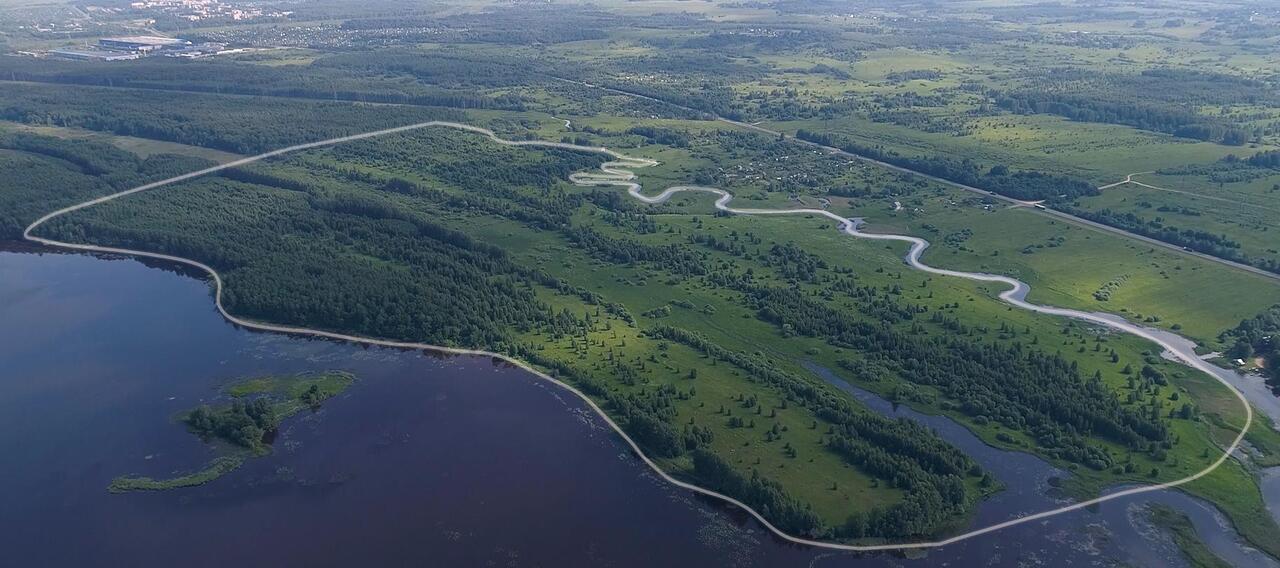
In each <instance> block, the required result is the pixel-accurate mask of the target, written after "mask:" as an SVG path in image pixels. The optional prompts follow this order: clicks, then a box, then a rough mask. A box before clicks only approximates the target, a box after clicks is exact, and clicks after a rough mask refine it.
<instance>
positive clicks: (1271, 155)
mask: <svg viewBox="0 0 1280 568" xmlns="http://www.w3.org/2000/svg"><path fill="white" fill-rule="evenodd" d="M1244 161H1245V163H1247V164H1249V165H1250V166H1254V167H1258V168H1271V169H1280V150H1264V151H1262V152H1258V153H1257V154H1254V155H1252V156H1249V157H1248V158H1245V160H1244Z"/></svg>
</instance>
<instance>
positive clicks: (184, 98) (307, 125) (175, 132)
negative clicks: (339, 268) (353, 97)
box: [0, 83, 466, 154]
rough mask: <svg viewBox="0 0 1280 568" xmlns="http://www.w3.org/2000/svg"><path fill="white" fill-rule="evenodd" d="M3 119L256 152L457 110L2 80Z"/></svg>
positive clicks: (453, 114)
mask: <svg viewBox="0 0 1280 568" xmlns="http://www.w3.org/2000/svg"><path fill="white" fill-rule="evenodd" d="M0 101H3V102H2V103H0V119H3V120H10V121H14V122H22V123H25V124H33V125H47V126H70V127H77V128H84V129H88V130H97V131H101V132H110V133H112V134H119V135H123V136H138V137H141V138H151V139H155V140H166V141H170V142H179V143H182V144H190V145H194V146H203V147H206V148H216V149H218V150H225V151H228V152H236V153H240V154H256V153H260V152H265V151H267V150H274V149H276V148H280V147H283V146H288V145H292V144H298V143H301V142H312V141H316V140H324V139H326V138H333V137H337V136H345V135H349V134H356V133H360V132H367V131H370V130H376V129H380V128H391V127H394V126H403V125H405V124H411V123H415V122H426V121H429V120H452V121H463V122H465V121H466V115H465V114H463V113H461V112H460V111H457V110H454V109H443V108H431V107H384V106H370V105H354V104H349V103H324V102H313V101H301V100H288V99H272V98H262V99H254V100H252V101H249V100H246V99H241V98H234V97H220V96H217V95H204V94H185V95H176V94H174V93H167V92H160V91H145V90H141V91H126V90H118V89H98V88H88V87H83V88H75V89H67V88H62V87H54V86H48V85H18V84H12V83H0ZM249 102H251V103H252V104H247V103H249Z"/></svg>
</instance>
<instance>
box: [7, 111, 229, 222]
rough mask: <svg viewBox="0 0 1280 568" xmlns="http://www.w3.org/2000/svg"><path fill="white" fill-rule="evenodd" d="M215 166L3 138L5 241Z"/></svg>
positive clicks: (81, 144)
mask: <svg viewBox="0 0 1280 568" xmlns="http://www.w3.org/2000/svg"><path fill="white" fill-rule="evenodd" d="M210 165H212V164H211V163H210V162H209V161H207V160H202V159H199V158H192V157H189V156H176V155H172V154H155V155H151V156H148V157H147V158H145V159H142V158H138V157H137V156H136V155H134V154H132V153H130V152H127V151H125V150H122V149H120V148H118V147H116V146H114V145H112V144H109V143H105V142H97V141H92V140H77V139H68V138H55V137H52V136H40V135H36V134H28V133H22V132H11V133H4V134H0V171H3V172H4V174H3V175H0V240H16V239H18V238H20V237H21V235H22V231H23V229H25V228H26V227H27V225H28V224H30V223H31V222H32V221H35V220H36V219H37V218H39V217H40V216H41V215H43V214H45V213H48V212H50V211H53V210H55V209H58V208H59V207H63V206H66V205H71V204H73V203H76V202H79V201H83V200H86V199H89V198H91V197H96V196H99V195H105V194H108V193H111V192H114V191H121V190H124V189H128V188H130V187H134V186H137V185H142V184H143V183H146V182H148V181H154V180H157V179H164V178H168V177H173V176H175V175H178V174H182V173H186V172H189V171H192V170H198V169H201V168H206V167H208V166H210Z"/></svg>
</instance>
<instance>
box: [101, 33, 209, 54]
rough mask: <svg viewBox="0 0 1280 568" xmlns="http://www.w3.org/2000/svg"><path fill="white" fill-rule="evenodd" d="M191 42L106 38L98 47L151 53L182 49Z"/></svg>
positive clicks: (149, 37) (169, 38) (139, 38)
mask: <svg viewBox="0 0 1280 568" xmlns="http://www.w3.org/2000/svg"><path fill="white" fill-rule="evenodd" d="M190 44H191V42H189V41H187V40H184V39H176V38H171V37H158V36H128V37H104V38H102V39H100V40H98V47H100V48H102V49H109V50H113V51H134V52H138V53H151V52H153V51H160V50H162V49H181V48H183V47H186V46H188V45H190Z"/></svg>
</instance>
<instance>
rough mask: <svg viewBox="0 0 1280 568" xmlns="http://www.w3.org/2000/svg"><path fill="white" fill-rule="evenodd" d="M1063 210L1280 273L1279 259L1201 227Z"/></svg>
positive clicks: (1107, 211)
mask: <svg viewBox="0 0 1280 568" xmlns="http://www.w3.org/2000/svg"><path fill="white" fill-rule="evenodd" d="M1059 208H1060V209H1062V210H1063V211H1064V212H1067V213H1070V214H1072V215H1075V216H1077V217H1081V218H1084V219H1088V220H1090V221H1094V222H1097V223H1102V224H1104V225H1108V226H1111V227H1116V228H1118V229H1123V230H1125V231H1129V232H1131V233H1136V234H1139V235H1142V236H1144V237H1150V238H1153V239H1156V240H1159V241H1163V242H1166V243H1170V244H1174V245H1177V246H1180V247H1184V248H1186V249H1189V250H1193V251H1196V252H1201V253H1204V254H1207V255H1211V256H1216V257H1218V258H1223V259H1226V260H1230V261H1234V262H1239V263H1241V264H1248V265H1251V266H1256V267H1258V268H1261V269H1263V270H1266V271H1268V272H1275V273H1280V262H1277V261H1274V260H1271V259H1268V258H1255V257H1251V256H1249V255H1247V254H1245V253H1244V252H1243V251H1242V250H1241V247H1240V243H1239V242H1237V241H1234V240H1232V239H1231V238H1230V237H1228V236H1227V235H1222V234H1214V233H1210V232H1208V231H1202V230H1199V229H1180V228H1178V227H1174V226H1172V225H1169V224H1167V223H1165V222H1164V221H1162V220H1161V219H1158V218H1157V219H1144V218H1142V217H1139V216H1138V215H1135V214H1133V213H1129V212H1120V211H1113V210H1111V209H1109V208H1103V209H1097V210H1093V209H1085V208H1083V207H1075V206H1071V205H1066V204H1064V205H1060V206H1059Z"/></svg>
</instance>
